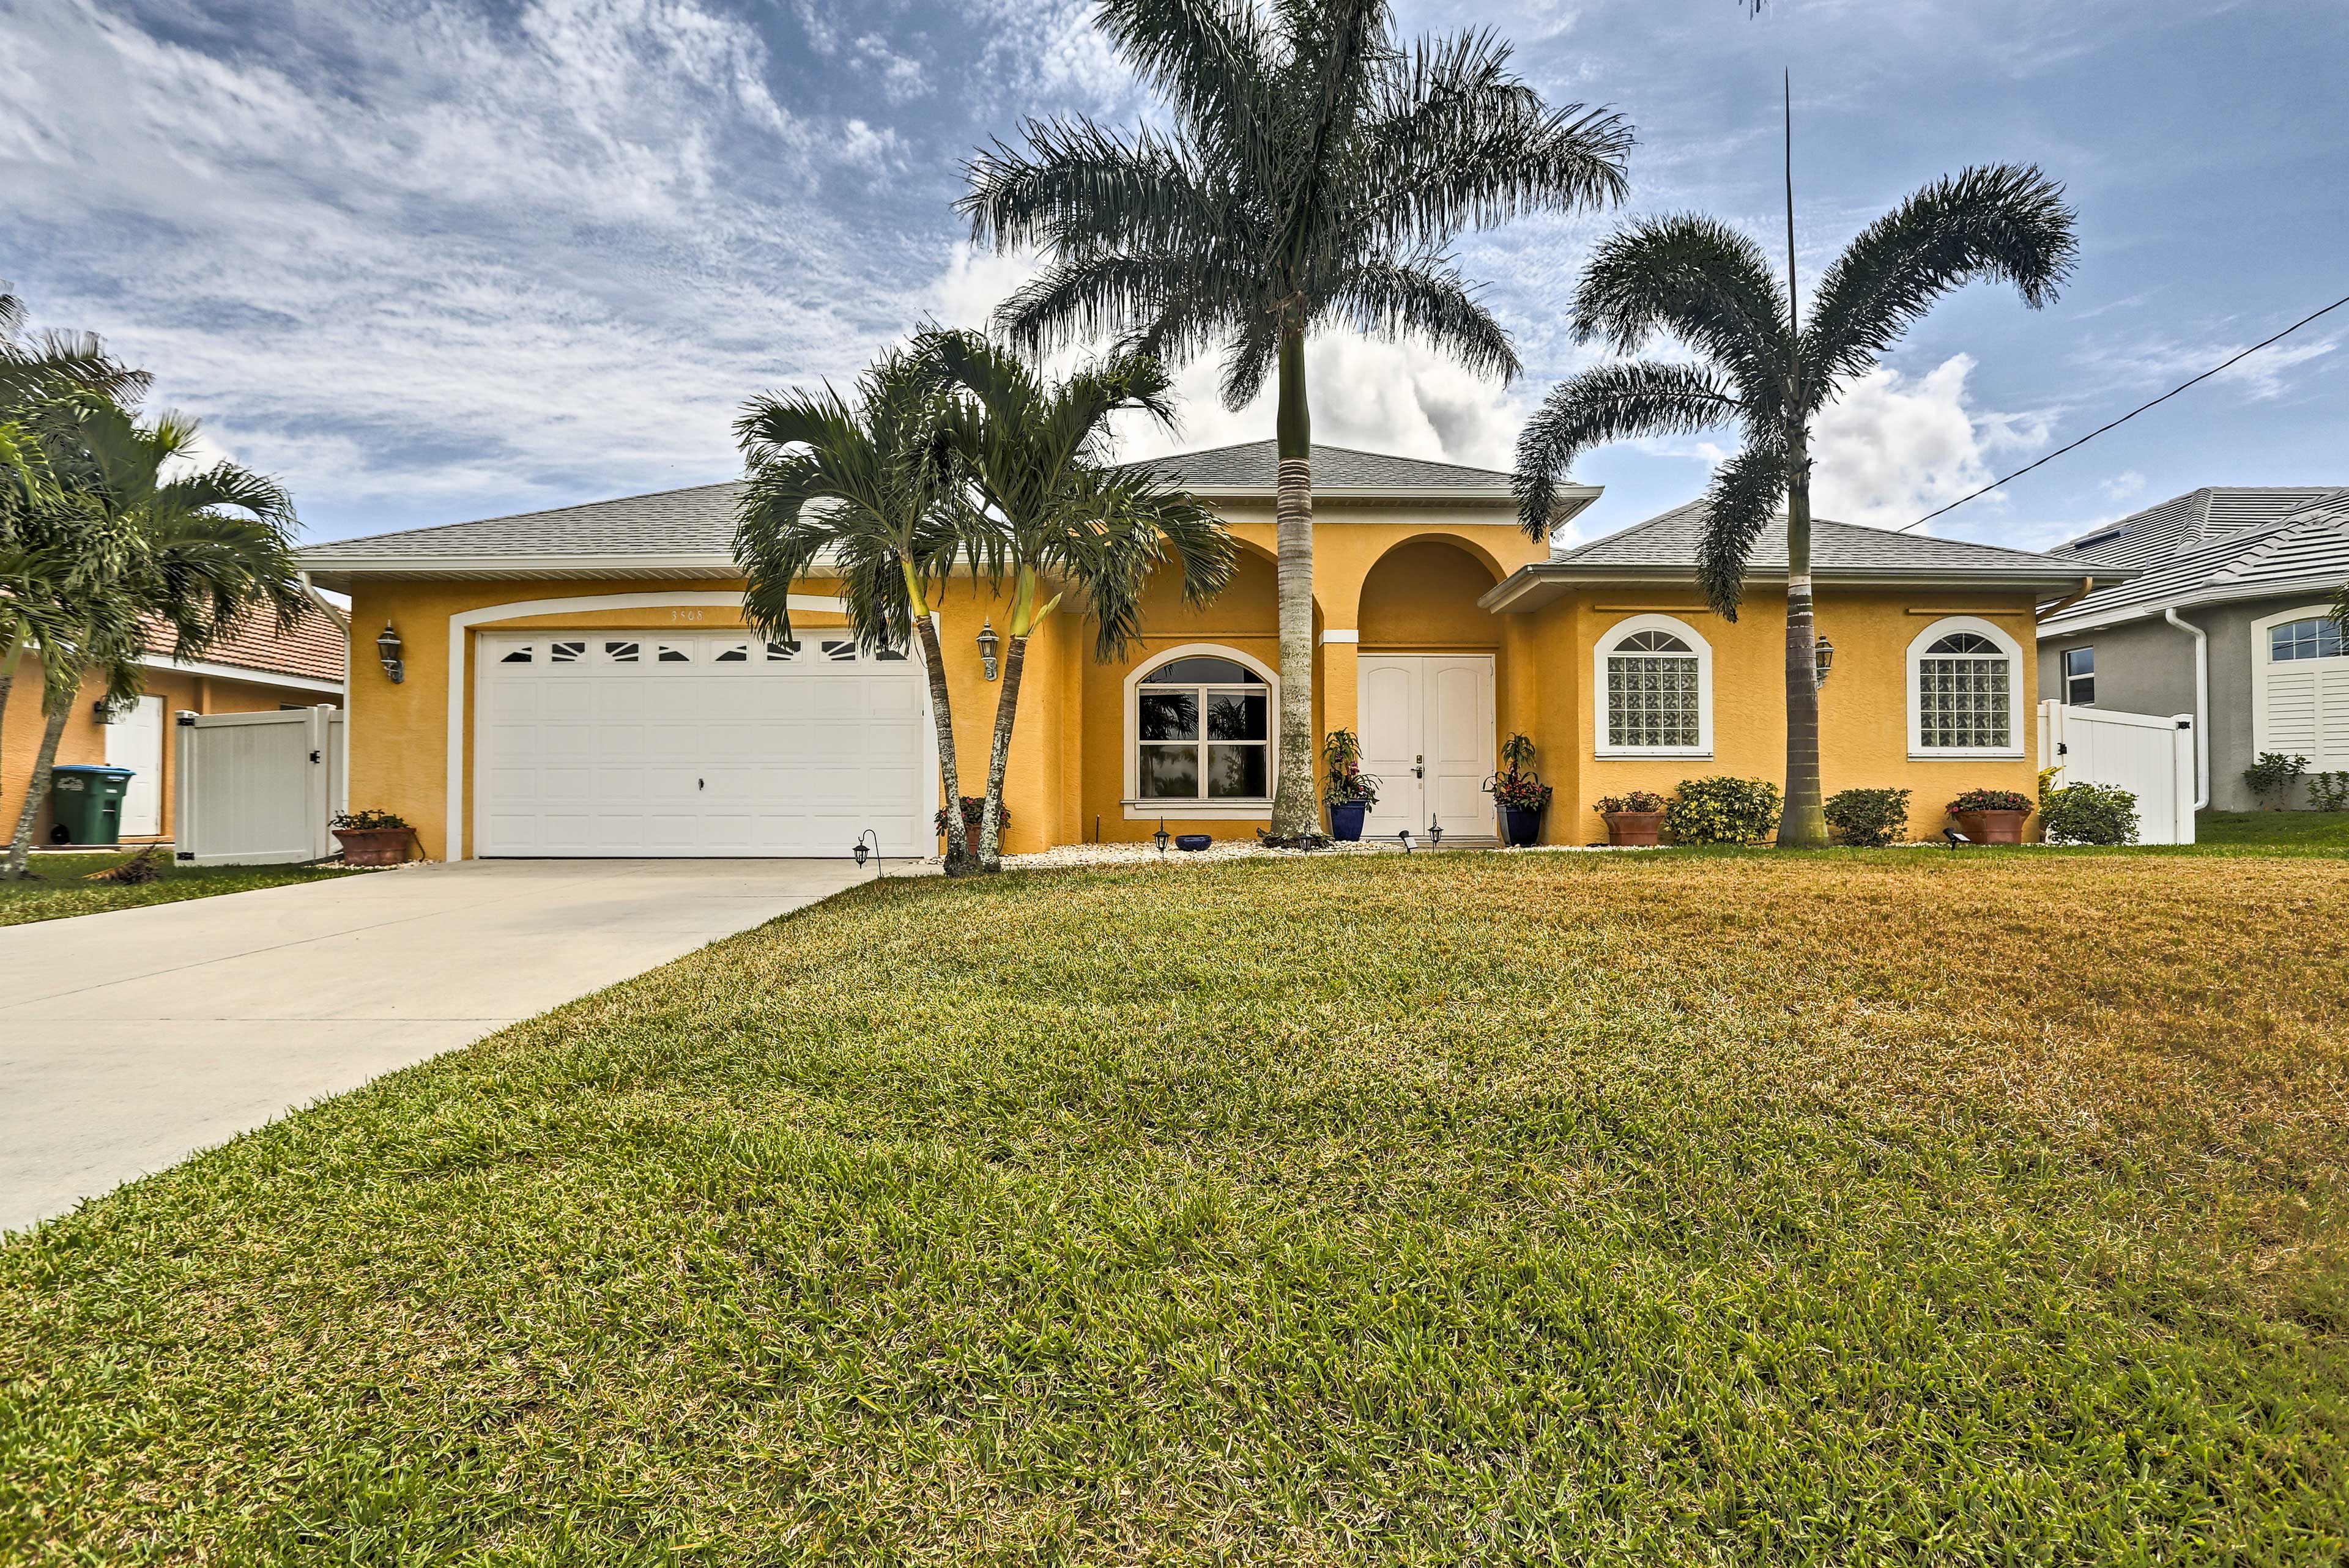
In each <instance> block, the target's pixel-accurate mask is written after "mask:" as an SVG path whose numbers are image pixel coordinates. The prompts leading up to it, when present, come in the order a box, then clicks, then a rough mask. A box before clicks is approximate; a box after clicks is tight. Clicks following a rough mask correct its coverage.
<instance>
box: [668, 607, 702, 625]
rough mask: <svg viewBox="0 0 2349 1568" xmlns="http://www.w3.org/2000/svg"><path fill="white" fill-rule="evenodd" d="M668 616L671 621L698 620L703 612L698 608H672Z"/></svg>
mask: <svg viewBox="0 0 2349 1568" xmlns="http://www.w3.org/2000/svg"><path fill="white" fill-rule="evenodd" d="M668 618H669V620H670V621H671V622H677V621H698V620H700V619H701V612H700V611H698V610H671V611H670V612H669V613H668Z"/></svg>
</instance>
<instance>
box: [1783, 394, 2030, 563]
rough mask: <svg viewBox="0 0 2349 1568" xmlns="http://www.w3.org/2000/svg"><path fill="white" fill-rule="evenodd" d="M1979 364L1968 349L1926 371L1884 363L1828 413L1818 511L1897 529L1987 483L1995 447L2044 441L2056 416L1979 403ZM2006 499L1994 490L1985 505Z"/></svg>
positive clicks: (1818, 465)
mask: <svg viewBox="0 0 2349 1568" xmlns="http://www.w3.org/2000/svg"><path fill="white" fill-rule="evenodd" d="M1973 367H1974V362H1973V359H1972V357H1971V356H1969V355H1963V354H1959V355H1953V356H1951V357H1950V358H1948V359H1945V360H1943V361H1942V362H1941V363H1940V365H1939V366H1935V367H1934V368H1933V369H1932V370H1930V371H1928V372H1927V373H1926V374H1925V375H1923V376H1920V377H1906V376H1903V375H1901V374H1900V373H1899V371H1897V370H1891V369H1888V368H1885V367H1883V366H1878V368H1877V369H1875V370H1873V371H1870V372H1869V373H1868V375H1867V376H1866V377H1862V378H1861V379H1859V380H1858V381H1857V382H1854V383H1853V384H1852V385H1851V386H1850V387H1847V389H1846V390H1845V392H1844V394H1843V396H1842V397H1839V398H1837V400H1836V401H1835V402H1834V403H1833V404H1831V405H1830V406H1829V407H1826V409H1825V410H1823V411H1822V412H1821V413H1820V415H1819V418H1818V422H1817V424H1816V427H1815V429H1814V433H1813V438H1812V452H1813V457H1814V459H1815V467H1814V469H1813V478H1812V483H1811V495H1812V503H1813V505H1814V507H1815V508H1816V511H1817V512H1818V514H1819V515H1820V516H1822V517H1831V518H1835V519H1837V520H1838V521H1843V522H1857V523H1863V524H1868V525H1870V526H1874V527H1878V528H1898V527H1900V526H1901V525H1903V524H1906V523H1911V522H1914V521H1917V520H1918V519H1919V518H1920V517H1922V516H1924V515H1925V514H1926V513H1927V512H1929V511H1933V510H1935V509H1936V508H1938V507H1941V506H1946V505H1947V504H1949V503H1950V502H1951V501H1953V500H1957V499H1958V498H1959V497H1960V496H1962V495H1964V494H1966V493H1967V492H1968V491H1970V490H1979V489H1980V488H1981V487H1982V486H1983V485H1986V484H1988V483H1989V482H1990V481H1991V480H1992V479H1994V478H1995V477H1996V475H1995V474H1993V473H1992V469H1991V463H1990V461H1989V459H1990V457H1991V455H1992V454H1993V453H1997V452H2002V451H2003V452H2008V453H2013V452H2022V451H2029V450H2033V449H2037V448H2039V447H2043V446H2044V445H2046V443H2047V437H2048V430H2049V417H2048V416H2046V415H2044V414H2029V415H2014V414H1999V413H1992V412H1987V411H1984V410H1981V409H1977V408H1975V407H1972V406H1971V400H1970V399H1969V398H1968V397H1967V395H1966V377H1968V376H1969V375H1970V374H1971V372H1972V370H1973ZM2002 500H2003V498H2002V497H2001V496H1999V495H1998V493H1997V492H1996V491H1992V494H1991V495H1988V496H1985V497H1983V498H1982V502H1983V503H1984V504H1997V503H2002Z"/></svg>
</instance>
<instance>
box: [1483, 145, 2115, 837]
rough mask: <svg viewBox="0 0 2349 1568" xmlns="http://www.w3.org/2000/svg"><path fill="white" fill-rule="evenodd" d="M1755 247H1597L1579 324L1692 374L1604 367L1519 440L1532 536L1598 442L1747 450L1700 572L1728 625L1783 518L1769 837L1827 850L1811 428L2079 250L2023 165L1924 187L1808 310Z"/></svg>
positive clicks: (1708, 224) (1643, 239)
mask: <svg viewBox="0 0 2349 1568" xmlns="http://www.w3.org/2000/svg"><path fill="white" fill-rule="evenodd" d="M1787 230H1788V255H1787V265H1786V271H1787V279H1786V285H1785V287H1781V286H1780V284H1779V282H1778V279H1777V277H1776V276H1775V273H1773V272H1772V271H1771V267H1770V264H1769V263H1768V261H1767V260H1766V259H1765V258H1764V255H1763V253H1762V247H1761V246H1760V245H1758V244H1756V243H1755V242H1754V240H1753V239H1752V238H1751V237H1749V236H1748V235H1746V234H1745V233H1744V232H1741V231H1739V230H1736V229H1733V228H1731V227H1730V226H1729V225H1727V224H1725V223H1722V222H1716V221H1715V220H1713V219H1711V218H1705V217H1700V216H1693V215H1690V216H1681V217H1671V218H1660V219H1655V220H1651V221H1649V222H1641V223H1636V224H1633V225H1631V226H1630V227H1629V228H1627V229H1625V230H1623V231H1622V232H1619V233H1618V234H1616V235H1614V236H1613V237H1612V238H1610V239H1609V240H1608V241H1606V242H1604V243H1602V244H1601V245H1600V246H1599V250H1598V253H1597V254H1596V255H1594V256H1593V257H1592V259H1591V262H1590V265H1589V267H1588V270H1587V271H1585V273H1583V276H1582V283H1581V285H1580V287H1579V288H1578V291H1577V292H1576V294H1575V302H1574V331H1575V335H1576V337H1577V338H1578V340H1580V341H1582V342H1586V343H1587V342H1589V341H1590V340H1591V339H1593V338H1600V339H1604V340H1605V341H1606V342H1607V344H1608V345H1609V346H1610V347H1611V348H1613V349H1614V351H1615V352H1616V353H1618V354H1621V355H1630V354H1634V353H1637V352H1638V351H1639V349H1640V346H1642V345H1643V344H1645V343H1646V342H1647V341H1648V339H1649V338H1650V337H1651V335H1655V334H1658V333H1661V334H1664V335H1669V336H1671V337H1675V338H1677V339H1679V340H1680V342H1681V343H1682V345H1683V346H1686V347H1688V348H1689V349H1691V350H1692V351H1693V352H1694V353H1695V354H1696V356H1698V357H1697V360H1696V362H1694V363H1689V364H1682V363H1661V362H1657V361H1651V360H1643V361H1635V362H1632V363H1629V364H1615V365H1604V366H1597V367H1595V368H1593V369H1590V370H1587V371H1584V372H1583V373H1582V374H1581V375H1579V376H1577V377H1574V378H1573V379H1571V380H1569V381H1567V382H1564V383H1562V384H1561V385H1559V386H1558V387H1556V388H1555V389H1553V390H1552V391H1551V393H1550V395H1549V397H1548V398H1547V400H1546V401H1545V402H1544V403H1543V404H1542V407H1541V409H1540V411H1539V412H1538V413H1537V414H1536V415H1535V416H1534V417H1533V418H1532V419H1531V420H1530V421H1528V422H1527V424H1526V428H1525V431H1524V433H1523V434H1522V435H1521V436H1520V437H1519V438H1518V441H1517V472H1516V490H1517V499H1518V513H1519V518H1520V520H1521V521H1522V522H1523V523H1524V525H1525V530H1526V532H1527V533H1528V534H1530V535H1532V536H1533V537H1534V538H1536V539H1547V537H1548V536H1549V533H1550V529H1551V526H1552V515H1553V514H1552V511H1551V505H1552V498H1553V494H1554V487H1555V486H1556V485H1557V481H1558V480H1560V479H1561V478H1562V477H1563V476H1564V475H1565V474H1566V473H1567V471H1568V469H1569V468H1570V467H1571V465H1572V464H1573V462H1574V459H1576V458H1577V457H1578V456H1579V455H1580V454H1581V453H1583V452H1585V451H1587V450H1588V449H1590V448H1592V447H1595V446H1598V445H1599V444H1600V443H1602V442H1606V441H1615V440H1626V439H1630V438H1637V437H1640V436H1656V435H1686V434H1692V433H1694V432H1696V431H1699V430H1703V429H1707V428H1713V427H1714V426H1720V425H1731V426H1734V427H1736V428H1738V429H1739V430H1740V431H1741V432H1742V433H1743V435H1744V447H1743V449H1740V450H1739V451H1738V453H1737V454H1736V455H1735V456H1734V457H1732V458H1730V459H1728V460H1727V461H1725V462H1723V464H1722V465H1721V466H1720V468H1719V469H1716V470H1715V471H1714V473H1713V486H1712V490H1711V491H1710V492H1709V494H1708V496H1707V508H1706V522H1705V529H1704V533H1703V536H1702V541H1701V542H1700V545H1699V549H1698V555H1697V576H1698V581H1699V583H1700V585H1701V586H1702V588H1703V590H1704V594H1705V598H1706V600H1707V602H1708V603H1711V605H1712V606H1713V609H1714V610H1716V611H1718V612H1719V613H1720V614H1722V615H1723V616H1724V617H1726V618H1727V619H1730V620H1735V619H1736V618H1737V608H1738V605H1739V603H1740V602H1741V600H1742V598H1743V595H1744V584H1745V569H1746V563H1747V561H1748V559H1749V557H1750V556H1751V555H1752V553H1753V550H1754V540H1755V539H1756V538H1757V537H1758V536H1759V535H1760V533H1761V532H1762V530H1763V528H1764V525H1765V524H1767V523H1768V522H1769V521H1770V520H1771V518H1772V517H1773V516H1774V515H1775V514H1776V513H1777V512H1778V511H1779V510H1780V509H1781V507H1783V508H1784V509H1785V514H1786V800H1785V815H1784V816H1782V817H1781V818H1780V819H1779V823H1778V842H1779V843H1781V844H1782V845H1789V846H1813V845H1818V844H1824V843H1825V842H1826V819H1825V817H1824V816H1823V814H1822V811H1821V801H1820V798H1819V719H1818V715H1819V696H1818V676H1817V672H1816V665H1815V664H1814V662H1813V660H1814V649H1815V644H1816V638H1815V636H1814V629H1813V624H1812V596H1811V455H1810V440H1811V422H1812V420H1813V419H1814V418H1816V417H1817V415H1818V412H1819V410H1820V409H1821V408H1823V407H1826V404H1827V403H1828V402H1829V401H1831V400H1832V399H1833V398H1834V397H1836V395H1837V393H1838V392H1840V391H1841V390H1842V389H1843V388H1844V387H1846V386H1847V385H1848V384H1849V383H1850V382H1851V380H1852V379H1853V378H1854V377H1859V376H1864V375H1866V374H1867V373H1868V371H1869V370H1870V369H1872V368H1874V366H1875V365H1876V363H1877V356H1878V355H1880V354H1882V353H1883V352H1884V351H1885V350H1886V349H1888V348H1889V347H1891V346H1892V345H1893V344H1894V343H1895V342H1896V341H1897V340H1898V339H1899V336H1900V334H1901V332H1902V331H1903V330H1904V329H1905V328H1906V327H1907V326H1908V325H1909V323H1910V322H1911V321H1913V320H1915V319H1916V318H1917V317H1918V316H1920V315H1923V314H1924V312H1925V310H1926V309H1927V307H1928V306H1930V304H1932V303H1933V302H1934V300H1936V299H1937V298H1939V297H1940V295H1941V294H1945V293H1947V292H1949V291H1950V290H1951V289H1954V288H1957V287H1959V286H1961V285H1962V284H1966V283H1969V282H1971V281H1973V280H1974V279H1977V278H1982V279H1991V280H1996V281H2003V282H2006V283H2010V284H2013V285H2014V287H2015V289H2016V290H2017V291H2018V292H2019V293H2020V294H2022V296H2023V303H2024V304H2027V305H2029V306H2031V307H2032V308H2033V309H2034V310H2035V309H2037V308H2039V307H2040V306H2042V305H2044V304H2046V303H2047V302H2048V301H2049V300H2051V299H2053V298H2054V297H2055V293H2056V289H2057V286H2058V285H2059V284H2061V283H2062V282H2063V280H2064V278H2065V277H2066V276H2067V275H2069V273H2070V272H2071V268H2072V261H2073V258H2074V256H2075V254H2076V253H2077V252H2078V249H2079V242H2078V241H2077V240H2076V239H2075V237H2074V233H2073V213H2072V210H2071V209H2070V208H2069V207H2067V206H2065V205H2064V201H2063V189H2062V187H2060V186H2058V185H2057V184H2055V183H2054V181H2051V180H2049V179H2048V178H2047V177H2046V176H2045V175H2044V174H2042V173H2041V172H2040V171H2039V170H2037V169H2036V168H2033V167H2016V166H2013V165H2000V166H1997V167H1993V168H1977V169H1968V170H1964V171H1962V172H1961V173H1959V174H1957V175H1954V176H1951V177H1949V178H1946V179H1942V180H1940V181H1936V182H1934V183H1933V184H1931V185H1929V186H1927V187H1925V188H1924V189H1923V190H1921V191H1917V192H1916V193H1915V194H1914V195H1912V196H1910V197H1909V199H1908V200H1907V201H1904V202H1902V203H1901V204H1900V205H1899V207H1898V208H1896V209H1894V210H1893V211H1890V212H1888V213H1886V214H1885V215H1884V216H1883V217H1881V218H1879V219H1878V220H1877V221H1876V222H1874V223H1871V224H1869V225H1868V228H1867V229H1865V230H1864V231H1862V232H1861V233H1860V234H1859V236H1858V238H1857V239H1855V240H1854V241H1853V242H1851V244H1850V246H1849V248H1847V250H1846V251H1845V252H1844V253H1843V254H1842V255H1841V256H1839V257H1838V258H1837V260H1836V262H1835V264H1834V265H1832V266H1830V267H1829V268H1828V269H1827V271H1826V274H1825V275H1824V276H1823V277H1822V278H1821V279H1820V280H1819V286H1818V289H1817V291H1816V294H1815V295H1814V296H1813V299H1812V301H1811V308H1810V313H1809V325H1802V324H1801V322H1800V321H1799V320H1798V319H1797V317H1796V315H1795V301H1794V293H1793V290H1794V282H1795V280H1794V257H1793V248H1792V246H1793V219H1792V213H1791V211H1790V212H1789V216H1788V223H1787Z"/></svg>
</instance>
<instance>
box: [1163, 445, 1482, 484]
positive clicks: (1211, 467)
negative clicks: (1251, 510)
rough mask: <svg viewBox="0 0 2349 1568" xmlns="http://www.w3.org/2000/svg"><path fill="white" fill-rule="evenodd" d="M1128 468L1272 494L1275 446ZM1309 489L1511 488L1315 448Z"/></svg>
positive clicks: (1456, 470) (1464, 472)
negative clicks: (1156, 471) (1148, 469)
mask: <svg viewBox="0 0 2349 1568" xmlns="http://www.w3.org/2000/svg"><path fill="white" fill-rule="evenodd" d="M1130 466H1131V467H1134V468H1141V467H1144V466H1147V467H1150V468H1154V469H1157V470H1158V471H1159V472H1161V473H1164V474H1166V475H1168V476H1169V477H1171V478H1173V479H1174V480H1175V481H1176V482H1177V483H1180V484H1183V485H1185V486H1187V487H1189V488H1191V489H1194V490H1257V489H1262V490H1270V489H1271V488H1272V485H1273V481H1274V480H1276V479H1278V477H1279V472H1278V470H1279V468H1280V457H1279V452H1278V447H1277V444H1276V443H1274V442H1271V441H1242V442H1241V443H1239V444H1238V445H1237V446H1232V447H1210V448H1208V449H1206V450H1205V451H1199V452H1177V453H1175V454H1174V456H1172V457H1165V458H1148V459H1143V461H1142V462H1138V463H1134V464H1132V465H1130ZM1313 485H1314V488H1315V489H1316V490H1322V489H1328V490H1507V489H1508V488H1509V476H1508V475H1507V474H1506V473H1501V472H1497V471H1495V469H1471V468H1464V467H1463V466H1462V465H1460V464H1458V463H1436V462H1430V461H1428V460H1427V459H1424V458H1399V457H1395V456H1393V455H1392V454H1391V453H1387V452H1363V451H1357V450H1355V449H1353V448H1351V447H1325V446H1321V445H1319V444H1316V445H1315V447H1314V449H1313Z"/></svg>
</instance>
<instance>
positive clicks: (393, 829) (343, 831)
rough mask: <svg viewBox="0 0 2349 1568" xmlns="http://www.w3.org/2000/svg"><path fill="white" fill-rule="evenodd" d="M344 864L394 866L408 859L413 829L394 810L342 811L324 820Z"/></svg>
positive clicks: (413, 836)
mask: <svg viewBox="0 0 2349 1568" xmlns="http://www.w3.org/2000/svg"><path fill="white" fill-rule="evenodd" d="M326 826H328V827H329V828H332V829H333V830H334V832H335V841H336V843H339V844H341V845H342V846H343V864H345V865H347V866H396V865H399V864H401V863H402V862H404V861H406V860H407V859H408V853H409V848H410V845H411V841H413V840H414V838H415V836H416V830H415V829H413V828H411V827H409V825H408V819H407V818H405V817H403V816H401V815H400V814H399V813H398V812H397V811H374V810H368V811H342V812H338V813H336V816H335V818H334V820H332V821H330V822H328V823H327V824H326Z"/></svg>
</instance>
